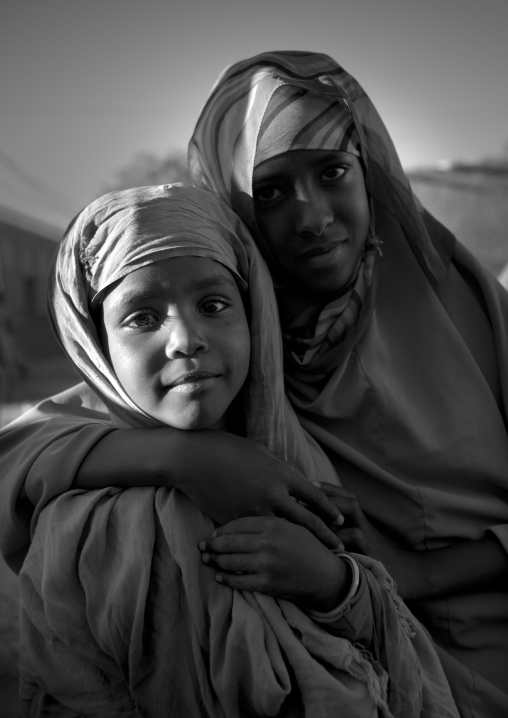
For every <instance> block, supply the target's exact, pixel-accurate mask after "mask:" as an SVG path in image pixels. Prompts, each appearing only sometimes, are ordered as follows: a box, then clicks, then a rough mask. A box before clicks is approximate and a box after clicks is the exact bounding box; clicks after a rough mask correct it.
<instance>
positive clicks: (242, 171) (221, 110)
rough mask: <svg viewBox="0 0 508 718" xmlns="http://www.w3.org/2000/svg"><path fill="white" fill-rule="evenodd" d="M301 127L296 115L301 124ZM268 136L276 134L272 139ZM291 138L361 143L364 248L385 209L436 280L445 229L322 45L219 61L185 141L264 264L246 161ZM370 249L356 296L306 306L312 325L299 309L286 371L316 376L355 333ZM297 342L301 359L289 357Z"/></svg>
mask: <svg viewBox="0 0 508 718" xmlns="http://www.w3.org/2000/svg"><path fill="white" fill-rule="evenodd" d="M281 88H284V89H281ZM288 88H290V89H291V90H292V91H294V92H295V93H296V98H295V100H296V105H297V104H298V103H301V104H302V107H303V105H305V116H306V117H308V118H309V119H310V125H309V127H308V128H307V129H308V130H309V131H308V132H307V133H305V132H304V133H302V135H301V136H300V138H301V140H302V142H301V143H300V138H299V139H298V142H297V143H296V144H294V139H295V132H294V123H292V122H291V121H290V122H289V123H288V124H287V126H288V127H289V135H290V136H289V138H288V136H287V133H285V132H284V133H283V134H282V136H281V138H280V139H279V140H276V141H275V135H276V133H277V132H278V131H279V130H280V129H281V123H280V122H279V121H278V118H277V112H275V113H274V107H275V108H276V106H277V105H276V103H277V97H278V95H279V93H283V95H284V100H285V102H286V105H287V108H286V107H285V108H284V111H283V113H282V119H284V118H285V119H287V118H288V117H289V116H290V115H291V114H292V116H293V117H297V113H291V112H290V111H289V107H290V106H291V102H292V101H291V99H290V98H291V95H289V94H288ZM299 93H305V94H303V95H302V94H299ZM312 95H314V96H315V98H316V99H315V104H316V108H317V107H318V106H321V108H322V111H321V115H320V112H318V111H317V112H314V111H313V110H312V109H311V110H309V107H310V105H309V97H312ZM288 98H289V105H288ZM334 103H337V104H334ZM294 104H295V103H293V106H294ZM331 107H334V108H336V113H335V114H334V121H332V122H331V123H328V124H327V129H326V130H325V141H324V142H323V141H322V140H323V136H321V137H320V135H319V131H320V130H321V126H320V125H319V119H320V118H321V117H328V116H329V111H330V108H331ZM323 113H324V114H323ZM279 114H280V113H279ZM334 123H335V124H334ZM304 127H305V125H302V124H301V123H300V125H299V128H300V131H301V129H304ZM330 128H334V132H335V134H334V135H333V133H332V136H331V137H332V138H331V140H330V144H328V138H326V133H327V132H328V131H329V130H330ZM315 130H318V132H316V131H315ZM267 133H268V134H267ZM270 139H271V140H272V141H274V144H273V147H272V149H270V144H269V141H268V140H270ZM320 142H321V144H320ZM299 143H300V144H301V146H302V148H303V145H304V144H305V149H314V148H319V147H320V148H321V149H330V148H331V149H342V150H344V147H346V148H347V149H346V150H345V151H348V152H352V153H353V154H357V155H358V153H359V154H360V157H361V161H362V165H363V168H364V174H365V182H366V187H367V191H368V194H369V199H370V207H371V217H370V230H369V238H368V240H367V242H366V248H367V249H369V248H371V249H372V248H373V247H374V246H375V245H376V243H377V238H376V235H377V231H376V217H377V215H378V214H379V215H382V214H383V213H385V214H386V213H388V214H389V215H390V216H391V217H395V219H396V220H397V221H398V223H399V225H400V229H401V232H402V233H403V235H404V236H405V238H406V240H407V241H408V243H409V245H410V246H411V249H412V250H413V252H414V254H415V255H416V257H417V259H418V261H419V263H420V265H421V267H422V269H423V270H424V272H425V273H426V275H427V277H428V278H429V280H430V281H431V283H432V284H433V285H434V286H436V285H438V284H439V283H440V282H441V281H442V280H443V278H444V276H445V273H446V270H447V266H448V263H449V260H450V257H451V254H452V251H453V246H454V238H453V236H452V235H451V234H450V233H449V232H448V231H447V230H446V229H445V228H444V227H442V226H441V225H440V224H439V223H438V222H437V221H436V220H435V219H433V218H432V217H431V216H430V215H429V214H428V213H427V212H425V210H424V209H423V207H422V206H421V205H420V203H419V202H418V200H417V199H416V198H415V197H414V196H413V194H412V191H411V187H410V184H409V181H408V179H407V177H406V176H405V174H404V171H403V169H402V167H401V164H400V161H399V159H398V156H397V153H396V150H395V148H394V146H393V144H392V141H391V139H390V136H389V134H388V132H387V130H386V128H385V126H384V124H383V122H382V120H381V118H380V117H379V115H378V113H377V111H376V109H375V108H374V106H373V104H372V102H371V101H370V99H369V98H368V96H367V95H366V93H365V92H364V90H363V89H362V88H361V86H360V85H359V84H358V83H357V82H356V80H355V79H354V78H353V77H351V75H349V74H348V73H347V72H346V71H345V70H344V69H343V68H342V67H340V66H339V65H338V64H337V63H336V62H335V61H334V60H332V59H331V58H330V57H328V56H327V55H322V54H316V53H310V52H268V53H263V54H261V55H257V56H256V57H253V58H249V59H247V60H244V61H241V62H238V63H236V64H234V65H231V66H230V67H228V68H226V70H224V72H223V73H222V75H221V76H220V77H219V79H218V80H217V82H216V83H215V86H214V88H213V89H212V92H211V94H210V97H209V99H208V101H207V103H206V104H205V106H204V108H203V110H202V112H201V115H200V117H199V119H198V122H197V124H196V128H195V130H194V134H193V136H192V139H191V141H190V144H189V166H190V170H191V175H192V178H193V180H194V182H195V183H196V184H198V185H200V186H204V187H209V188H210V189H213V190H214V191H215V192H217V193H218V194H219V195H220V196H221V197H222V198H223V199H224V200H225V201H227V202H228V203H229V204H230V205H231V207H232V208H233V209H234V210H235V211H236V212H238V214H239V215H240V216H241V217H242V219H243V220H244V221H245V223H246V224H247V226H248V227H249V228H250V229H251V231H252V232H253V235H254V237H255V239H256V242H257V243H258V245H259V247H260V249H261V250H262V252H263V254H264V256H265V257H266V259H267V261H268V263H269V265H270V267H271V269H272V271H274V270H275V272H277V263H276V262H275V259H274V258H273V256H272V255H271V252H270V249H269V247H268V246H267V244H266V243H265V241H264V239H263V237H262V235H261V233H260V231H259V228H258V227H257V223H256V217H255V208H254V201H253V190H252V178H253V171H254V167H255V166H256V165H257V164H259V161H262V160H265V159H267V158H268V157H269V156H274V155H275V154H279V153H280V152H281V151H288V148H289V149H297V148H300V144H299ZM297 144H298V147H297V146H296V145H297ZM318 146H319V147H318ZM258 148H260V150H261V155H260V156H259V157H258V155H257V152H258ZM374 257H375V253H374V252H372V251H371V252H370V253H369V254H368V255H367V254H366V257H365V259H366V261H365V265H364V267H363V271H361V274H362V276H361V277H360V275H359V277H360V279H365V280H366V281H364V282H363V286H358V287H356V288H355V289H357V290H360V291H357V292H356V295H357V296H354V294H355V293H354V292H351V291H350V294H349V295H348V296H346V297H338V298H334V300H333V302H332V304H329V305H328V306H326V307H325V308H324V309H323V311H322V313H321V314H320V315H319V316H318V317H315V316H314V318H313V321H312V322H311V325H309V324H307V325H303V326H302V319H303V318H302V317H296V318H295V320H296V321H295V327H293V328H292V330H291V332H292V337H291V341H286V343H285V346H286V358H287V359H288V360H289V363H290V364H291V365H292V366H293V369H292V376H293V377H296V376H300V370H302V368H303V370H304V374H302V378H303V377H304V376H305V377H306V380H307V381H319V380H321V379H323V378H324V377H325V376H326V374H327V373H328V372H329V371H330V369H331V368H333V367H334V366H336V365H337V361H339V360H340V359H341V358H343V357H344V356H345V355H346V354H347V353H348V352H349V351H350V350H351V348H352V347H353V346H354V344H355V343H356V342H357V341H358V340H359V339H360V338H361V336H362V335H363V333H364V332H365V330H366V328H367V326H368V323H369V320H370V316H371V313H372V310H373V307H374V302H375V286H376V267H375V263H374ZM360 284H362V282H361V281H360ZM316 320H317V321H316ZM309 326H311V327H312V329H311V331H309ZM293 329H294V330H296V331H295V332H293ZM298 344H301V352H300V359H298V358H296V357H295V353H297V351H295V350H296V348H297V347H298ZM309 362H310V364H309Z"/></svg>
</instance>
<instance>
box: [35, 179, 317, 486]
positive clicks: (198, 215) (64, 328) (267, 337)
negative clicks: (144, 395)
mask: <svg viewBox="0 0 508 718" xmlns="http://www.w3.org/2000/svg"><path fill="white" fill-rule="evenodd" d="M181 256H197V257H208V258H210V259H213V260H214V261H217V262H220V263H221V264H223V265H224V266H226V267H227V268H228V269H229V270H230V271H231V272H232V273H233V275H234V276H235V277H236V279H237V282H238V284H239V286H240V287H242V288H243V289H244V290H246V292H247V304H248V306H247V313H248V315H250V322H249V323H250V333H251V357H250V369H249V377H248V379H247V382H246V386H245V387H244V392H243V396H244V403H245V414H246V427H247V428H246V431H247V436H249V437H250V438H253V439H255V440H256V441H259V442H261V443H263V444H264V445H265V446H266V447H267V448H269V449H270V450H271V451H272V453H274V454H275V455H276V456H278V457H279V458H281V459H283V460H285V461H288V463H289V464H290V465H292V466H294V467H296V468H297V469H298V470H300V471H301V472H302V473H303V474H305V475H306V476H307V477H309V478H312V477H313V476H314V463H313V461H311V457H310V454H309V450H308V447H307V442H306V440H305V438H304V434H303V432H302V429H301V428H300V425H299V423H298V421H297V420H296V418H295V416H294V414H293V411H292V409H291V407H290V406H289V403H288V402H287V399H286V398H285V395H284V384H283V372H282V347H281V338H280V327H279V320H278V314H277V303H276V300H275V296H274V292H273V288H272V281H271V278H270V275H269V272H268V269H267V268H266V265H265V263H264V261H263V259H262V258H261V256H260V254H259V251H258V250H257V248H256V246H255V244H254V242H253V241H252V238H251V237H250V234H249V232H248V231H247V229H246V228H245V226H244V224H243V223H242V221H241V220H240V219H239V217H238V216H237V215H236V214H235V213H234V212H232V211H231V210H230V209H229V208H228V207H227V206H225V205H224V203H223V202H222V201H221V200H220V199H219V198H218V197H217V196H216V195H215V194H214V193H212V192H208V191H206V190H203V189H198V188H196V187H190V186H183V185H162V186H159V187H140V188H136V189H130V190H124V191H120V192H111V193H109V194H106V195H104V196H103V197H100V198H99V199H97V200H95V201H94V202H92V203H91V204H90V205H88V207H86V208H85V209H84V210H83V211H82V212H81V213H80V214H79V215H78V216H77V218H76V219H75V220H74V221H73V222H72V223H71V225H70V227H69V229H68V230H67V232H66V234H65V236H64V238H63V239H62V242H61V244H60V248H59V251H58V253H57V256H56V259H55V262H54V265H53V268H52V272H51V275H50V284H49V299H48V303H49V314H50V319H51V321H52V325H53V328H54V330H55V332H56V334H57V337H58V338H59V340H60V342H61V344H62V345H63V347H64V349H65V351H66V352H67V354H68V355H69V357H70V358H71V360H72V361H73V363H74V365H75V366H76V368H77V370H78V371H79V372H80V374H81V375H82V376H83V378H84V380H85V381H86V382H87V383H88V384H89V385H90V386H91V387H92V389H93V390H94V391H95V392H97V393H98V394H99V395H100V397H101V398H102V400H103V401H104V403H105V404H106V406H107V407H108V409H109V411H110V413H111V415H112V417H113V421H114V422H115V423H116V424H117V425H120V426H128V427H134V428H137V427H139V428H143V427H151V426H161V424H160V422H158V421H156V420H155V419H153V418H152V417H151V416H150V415H149V414H147V413H146V412H144V411H143V410H142V409H140V408H139V407H138V406H137V405H136V404H135V403H134V402H133V401H132V400H131V398H130V397H129V396H128V394H127V393H126V392H125V390H124V389H123V387H122V385H121V383H120V382H119V381H118V379H117V377H116V374H115V372H114V371H113V369H112V367H111V365H110V363H109V362H108V361H107V359H106V357H105V356H104V353H103V351H102V348H101V345H100V342H99V338H98V334H97V330H96V327H95V324H94V321H93V318H92V316H91V311H93V308H94V307H96V306H97V305H98V303H99V302H100V298H101V295H102V293H103V292H104V290H105V289H106V288H107V287H109V286H110V285H112V284H113V283H114V282H116V281H118V280H119V279H121V278H122V277H124V276H126V275H127V274H129V273H130V272H133V271H135V270H136V269H139V268H140V267H143V266H145V265H147V264H151V263H153V262H157V261H159V260H163V259H167V258H169V257H181ZM247 287H248V290H247ZM244 295H245V291H244Z"/></svg>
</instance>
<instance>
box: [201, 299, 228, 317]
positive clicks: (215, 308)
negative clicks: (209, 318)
mask: <svg viewBox="0 0 508 718" xmlns="http://www.w3.org/2000/svg"><path fill="white" fill-rule="evenodd" d="M229 306H230V304H229V302H228V301H227V300H226V299H224V298H223V297H212V298H210V299H205V301H204V302H202V303H201V305H200V311H202V312H203V313H204V314H219V313H220V312H223V311H224V310H225V309H227V308H228V307H229Z"/></svg>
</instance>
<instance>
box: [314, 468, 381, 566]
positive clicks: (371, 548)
mask: <svg viewBox="0 0 508 718" xmlns="http://www.w3.org/2000/svg"><path fill="white" fill-rule="evenodd" d="M314 485H315V486H317V487H318V488H320V489H321V490H322V491H323V493H324V494H326V496H327V497H328V498H329V499H330V501H333V503H334V504H335V506H336V507H337V508H338V509H339V510H340V513H341V514H342V516H343V517H344V522H343V524H342V525H341V526H340V527H337V528H336V529H335V533H336V535H337V536H338V537H339V538H340V539H341V540H342V542H343V543H344V546H345V548H346V550H347V551H354V552H356V553H361V554H364V555H366V556H372V558H379V549H378V547H379V543H380V540H381V537H380V535H379V534H378V532H377V531H376V530H375V529H374V528H373V526H372V525H371V524H370V523H369V521H368V520H367V519H366V517H365V514H364V513H363V511H362V508H361V506H360V504H359V502H358V499H357V498H356V494H354V493H353V491H350V490H349V489H345V488H344V487H343V486H336V485H335V484H328V483H326V482H324V481H315V482H314Z"/></svg>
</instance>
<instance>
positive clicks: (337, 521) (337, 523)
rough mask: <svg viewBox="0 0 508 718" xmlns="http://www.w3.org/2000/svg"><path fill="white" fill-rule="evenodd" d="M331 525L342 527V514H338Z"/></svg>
mask: <svg viewBox="0 0 508 718" xmlns="http://www.w3.org/2000/svg"><path fill="white" fill-rule="evenodd" d="M333 523H334V524H335V525H336V526H342V524H343V523H344V516H343V515H342V514H339V515H338V516H337V518H336V519H335V521H334V522H333Z"/></svg>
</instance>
